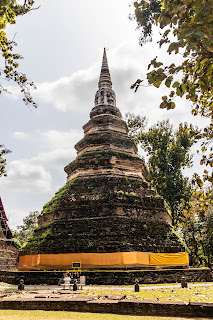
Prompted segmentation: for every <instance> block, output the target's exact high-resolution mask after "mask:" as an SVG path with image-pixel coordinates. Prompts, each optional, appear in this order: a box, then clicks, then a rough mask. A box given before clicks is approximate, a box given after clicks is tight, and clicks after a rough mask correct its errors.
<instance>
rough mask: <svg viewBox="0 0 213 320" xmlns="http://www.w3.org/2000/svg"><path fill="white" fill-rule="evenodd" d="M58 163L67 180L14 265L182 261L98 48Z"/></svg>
mask: <svg viewBox="0 0 213 320" xmlns="http://www.w3.org/2000/svg"><path fill="white" fill-rule="evenodd" d="M83 129H84V137H83V139H82V140H80V141H79V142H78V143H77V144H76V145H75V149H76V150H77V157H76V159H75V160H74V161H72V162H71V163H70V164H68V165H67V166H66V167H65V172H66V173H67V183H66V185H65V186H64V187H63V188H61V189H60V190H59V191H58V192H57V193H56V194H55V196H54V197H53V198H52V200H51V201H50V202H48V203H47V204H46V205H45V206H44V208H43V211H42V213H41V215H40V216H39V217H38V228H37V229H36V230H35V231H34V235H33V237H32V238H31V239H29V241H28V243H27V244H26V246H25V247H24V248H23V249H22V251H21V257H20V260H19V268H20V269H31V270H33V269H40V270H43V269H45V270H47V269H50V270H55V269H62V268H67V269H68V268H71V267H72V263H73V262H80V263H81V267H82V268H100V269H101V268H134V267H136V266H137V267H141V268H143V267H150V266H151V267H154V266H162V265H164V266H168V265H172V266H174V265H175V266H180V265H188V254H187V253H186V252H185V251H186V250H185V246H184V244H183V243H182V242H181V240H180V238H179V237H178V235H177V234H176V233H175V232H174V230H173V228H172V226H171V216H170V214H169V212H168V211H167V210H166V208H165V204H164V200H163V199H162V198H161V197H160V196H159V195H158V194H157V193H156V191H155V190H153V189H151V188H150V186H149V184H148V183H147V181H146V178H147V168H146V165H145V163H144V161H143V160H142V159H141V158H140V157H139V156H138V155H137V146H136V144H135V142H134V141H133V140H132V139H131V138H130V137H129V136H128V128H127V125H126V123H125V121H124V120H122V116H121V112H120V110H119V109H118V107H117V106H116V96H115V92H114V91H113V89H112V81H111V76H110V72H109V68H108V62H107V56H106V51H105V49H104V54H103V62H102V67H101V73H100V79H99V83H98V91H97V93H96V95H95V106H94V108H93V109H92V111H91V112H90V120H89V121H88V122H87V123H86V124H85V125H84V126H83Z"/></svg>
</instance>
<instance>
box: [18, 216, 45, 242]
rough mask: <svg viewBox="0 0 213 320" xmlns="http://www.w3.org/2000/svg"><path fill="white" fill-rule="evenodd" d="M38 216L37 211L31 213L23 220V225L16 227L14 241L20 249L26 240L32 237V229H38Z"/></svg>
mask: <svg viewBox="0 0 213 320" xmlns="http://www.w3.org/2000/svg"><path fill="white" fill-rule="evenodd" d="M39 214H40V213H39V212H38V211H34V212H31V213H30V214H29V215H28V216H27V217H25V218H24V219H23V225H21V226H18V227H17V229H16V230H15V231H14V232H13V234H14V240H15V242H16V243H17V244H18V245H19V246H20V247H22V246H23V244H24V243H26V242H27V240H28V238H30V237H31V236H32V235H33V231H34V229H35V228H36V227H38V222H37V218H38V216H39Z"/></svg>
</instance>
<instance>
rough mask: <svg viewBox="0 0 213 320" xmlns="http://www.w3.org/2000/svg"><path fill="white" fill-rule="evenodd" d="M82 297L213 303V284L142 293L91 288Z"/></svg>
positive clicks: (149, 289) (151, 289)
mask: <svg viewBox="0 0 213 320" xmlns="http://www.w3.org/2000/svg"><path fill="white" fill-rule="evenodd" d="M80 294H82V295H88V296H91V295H93V296H102V295H103V296H104V295H109V296H110V295H119V294H123V295H126V296H127V298H129V299H140V300H141V299H142V300H156V301H174V302H187V303H188V302H203V303H213V284H212V286H199V285H197V286H189V287H188V288H183V289H182V288H181V287H180V285H179V287H175V288H172V287H171V288H170V287H167V288H161V286H159V287H156V288H147V289H142V286H141V290H140V292H134V291H133V287H132V288H130V287H129V288H128V287H119V288H113V287H112V288H109V287H108V288H107V287H106V288H104V287H100V289H99V288H97V287H96V288H92V287H91V288H89V290H83V292H82V293H80Z"/></svg>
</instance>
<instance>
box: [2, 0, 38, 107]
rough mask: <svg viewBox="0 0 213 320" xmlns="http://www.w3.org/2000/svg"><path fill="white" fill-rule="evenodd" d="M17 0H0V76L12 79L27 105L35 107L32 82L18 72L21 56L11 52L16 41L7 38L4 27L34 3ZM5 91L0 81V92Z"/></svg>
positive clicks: (14, 20) (14, 21) (8, 79)
mask: <svg viewBox="0 0 213 320" xmlns="http://www.w3.org/2000/svg"><path fill="white" fill-rule="evenodd" d="M19 3H20V1H17V0H0V55H1V57H2V59H1V61H0V76H1V79H3V80H6V81H14V82H15V83H16V84H17V85H18V86H19V87H20V90H21V93H22V94H23V95H24V98H23V100H24V102H25V104H27V105H32V106H34V107H36V106H37V105H36V103H35V102H34V101H33V99H32V97H31V94H30V88H35V85H34V83H33V82H31V83H29V82H28V80H27V77H26V75H25V74H23V73H21V72H18V66H19V64H18V61H19V60H20V59H22V57H21V56H20V55H19V54H17V53H14V52H13V49H14V46H16V43H15V41H14V40H9V39H8V38H7V34H6V31H5V28H6V26H7V24H15V23H16V17H17V16H20V15H24V14H26V13H27V12H29V11H30V10H32V9H31V8H32V6H33V4H34V0H23V4H19ZM3 91H7V89H6V88H5V86H4V85H3V83H0V94H1V93H2V92H3Z"/></svg>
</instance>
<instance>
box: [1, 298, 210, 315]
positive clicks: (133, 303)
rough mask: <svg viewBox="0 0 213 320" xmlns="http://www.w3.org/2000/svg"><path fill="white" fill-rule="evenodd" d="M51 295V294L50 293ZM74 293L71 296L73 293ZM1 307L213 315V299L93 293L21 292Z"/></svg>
mask: <svg viewBox="0 0 213 320" xmlns="http://www.w3.org/2000/svg"><path fill="white" fill-rule="evenodd" d="M46 296H47V295H46ZM69 296H70V297H69ZM0 309H1V310H8V309H12V310H46V311H47V310H49V311H73V312H90V313H110V314H123V315H134V316H163V317H165V316H167V317H184V318H186V317H187V318H188V317H189V318H191V317H194V318H195V317H196V319H199V317H200V319H204V318H208V319H212V318H213V316H212V315H213V304H212V303H193V302H191V303H183V302H174V301H171V302H158V301H144V300H138V299H137V300H130V299H125V298H124V299H119V298H118V297H117V299H116V297H115V298H114V299H111V300H110V299H106V297H102V298H100V299H98V300H94V298H92V297H83V296H81V297H80V296H76V297H74V296H73V294H70V295H66V297H64V295H63V297H59V295H57V294H52V295H49V296H48V297H45V295H41V297H40V298H35V295H34V296H33V295H31V297H30V296H29V295H28V296H25V297H24V296H21V297H19V298H17V297H16V298H13V297H3V298H1V300H0Z"/></svg>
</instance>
